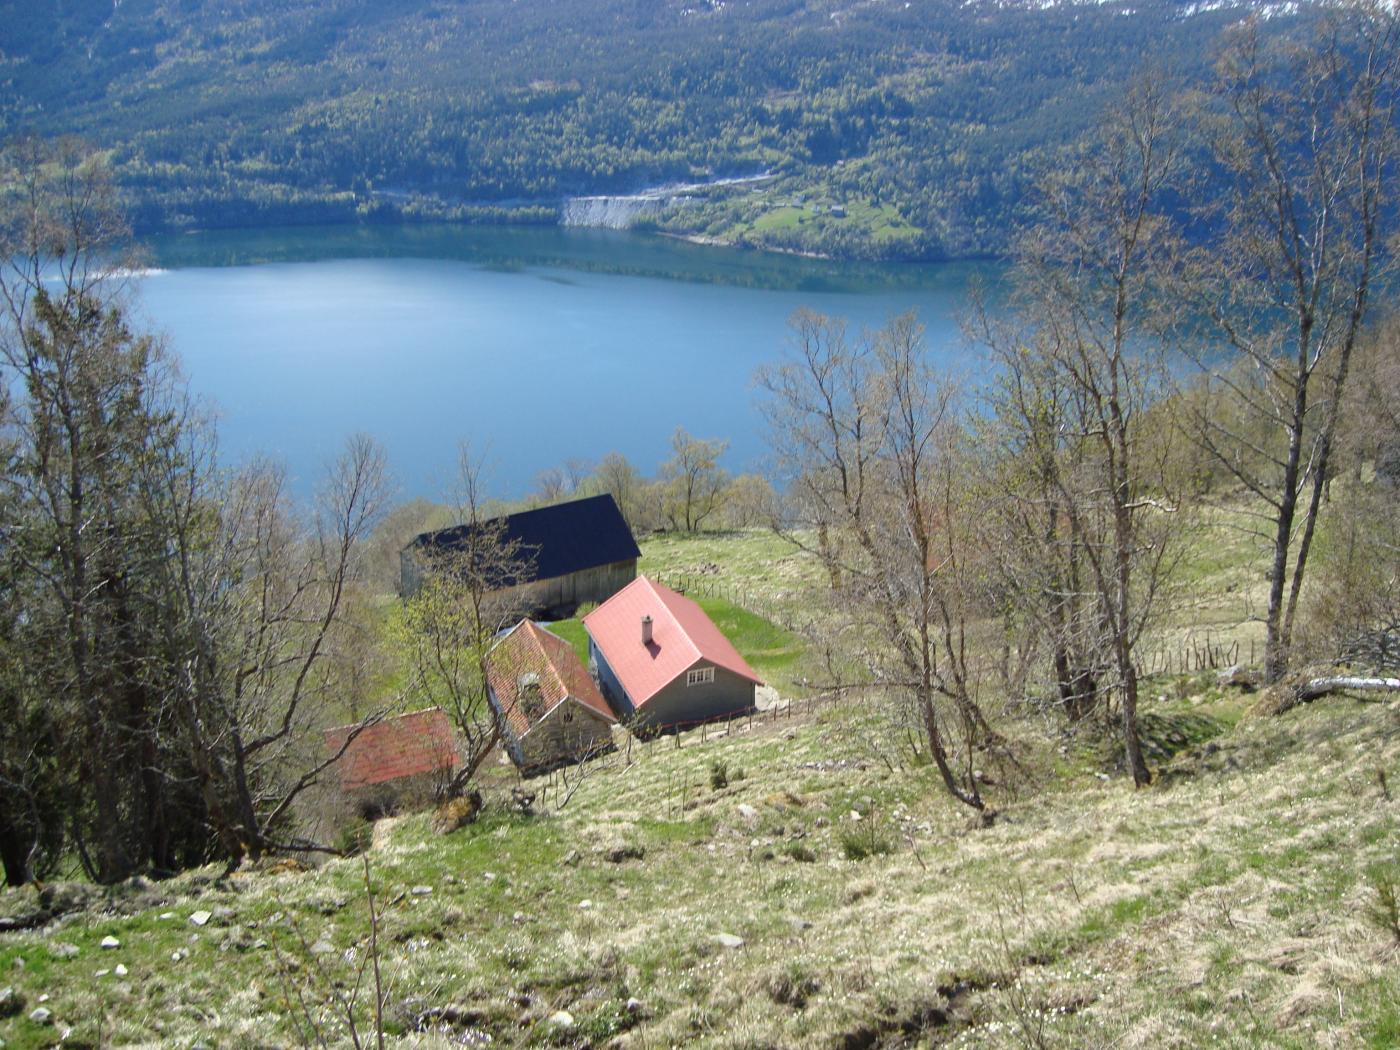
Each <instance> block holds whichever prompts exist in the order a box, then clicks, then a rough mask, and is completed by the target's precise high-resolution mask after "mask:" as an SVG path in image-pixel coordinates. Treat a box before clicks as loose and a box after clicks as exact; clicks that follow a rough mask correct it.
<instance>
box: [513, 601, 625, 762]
mask: <svg viewBox="0 0 1400 1050" xmlns="http://www.w3.org/2000/svg"><path fill="white" fill-rule="evenodd" d="M486 684H487V694H488V696H489V697H490V700H491V706H492V707H493V708H494V709H495V711H496V714H497V716H498V717H499V718H500V723H501V738H502V744H503V745H504V746H505V749H506V752H507V753H508V754H509V755H510V757H511V761H513V762H514V763H515V764H516V766H517V767H518V768H519V769H520V771H521V773H523V774H525V775H526V776H529V775H531V774H534V773H543V772H546V771H548V770H550V769H556V768H558V767H559V766H563V765H569V764H570V763H573V762H581V761H583V760H585V759H588V758H592V757H593V756H595V755H599V754H602V753H604V752H606V751H610V750H612V747H613V742H612V727H613V724H614V723H615V722H616V721H617V720H616V719H615V718H614V717H613V713H612V711H611V710H610V709H609V708H608V703H607V701H606V700H604V699H603V694H602V693H600V692H599V691H598V687H597V685H595V684H594V682H593V679H592V677H590V675H589V674H588V669H587V668H586V667H584V666H583V661H582V660H580V659H579V658H578V654H577V653H575V652H574V648H573V646H571V645H570V644H569V643H568V642H566V641H565V640H564V639H563V638H560V637H559V636H558V635H557V634H554V633H553V632H551V631H547V630H545V629H544V628H543V627H541V626H540V625H539V624H537V623H535V622H534V621H532V620H521V621H520V622H519V623H518V624H516V625H515V626H514V627H512V628H511V629H510V630H509V631H508V632H506V634H504V635H502V637H501V639H500V640H499V641H498V642H497V643H496V644H495V645H494V646H493V647H492V649H491V652H490V653H488V654H487V657H486Z"/></svg>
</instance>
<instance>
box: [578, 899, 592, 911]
mask: <svg viewBox="0 0 1400 1050" xmlns="http://www.w3.org/2000/svg"><path fill="white" fill-rule="evenodd" d="M578 906H579V908H580V909H581V910H583V911H587V910H588V909H589V908H591V907H593V902H592V901H590V900H581V901H579V902H578Z"/></svg>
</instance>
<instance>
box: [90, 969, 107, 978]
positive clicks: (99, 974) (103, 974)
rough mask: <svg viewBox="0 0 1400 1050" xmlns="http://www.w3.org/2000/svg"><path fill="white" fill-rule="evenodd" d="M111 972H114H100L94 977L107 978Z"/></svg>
mask: <svg viewBox="0 0 1400 1050" xmlns="http://www.w3.org/2000/svg"><path fill="white" fill-rule="evenodd" d="M111 972H112V971H111V970H98V971H97V972H96V973H94V974H93V976H94V977H106V976H107V975H108V974H109V973H111Z"/></svg>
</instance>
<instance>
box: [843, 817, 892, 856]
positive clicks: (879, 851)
mask: <svg viewBox="0 0 1400 1050" xmlns="http://www.w3.org/2000/svg"><path fill="white" fill-rule="evenodd" d="M840 838H841V852H842V853H844V854H845V856H846V859H847V860H865V859H866V858H867V857H883V856H884V855H885V854H887V853H893V852H894V843H893V842H891V841H890V840H889V839H888V838H886V837H885V836H884V835H883V834H882V833H881V832H880V829H879V827H878V826H877V825H876V823H875V820H874V817H873V815H871V816H867V817H866V818H865V820H863V821H861V822H860V823H859V824H856V825H855V826H854V827H850V828H846V829H844V830H843V831H842V832H841V836H840Z"/></svg>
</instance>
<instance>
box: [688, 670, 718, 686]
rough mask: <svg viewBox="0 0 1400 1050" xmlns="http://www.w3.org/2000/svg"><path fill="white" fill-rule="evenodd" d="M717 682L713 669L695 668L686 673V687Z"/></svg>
mask: <svg viewBox="0 0 1400 1050" xmlns="http://www.w3.org/2000/svg"><path fill="white" fill-rule="evenodd" d="M714 680H715V669H714V668H713V667H695V668H692V669H691V670H689V671H687V672H686V673H685V684H686V685H705V684H706V683H708V682H713V681H714Z"/></svg>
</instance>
